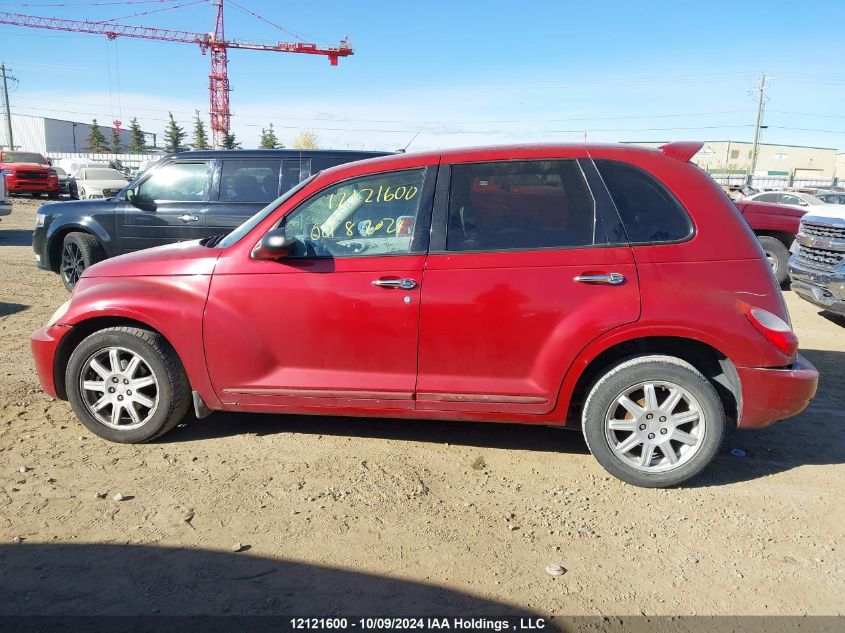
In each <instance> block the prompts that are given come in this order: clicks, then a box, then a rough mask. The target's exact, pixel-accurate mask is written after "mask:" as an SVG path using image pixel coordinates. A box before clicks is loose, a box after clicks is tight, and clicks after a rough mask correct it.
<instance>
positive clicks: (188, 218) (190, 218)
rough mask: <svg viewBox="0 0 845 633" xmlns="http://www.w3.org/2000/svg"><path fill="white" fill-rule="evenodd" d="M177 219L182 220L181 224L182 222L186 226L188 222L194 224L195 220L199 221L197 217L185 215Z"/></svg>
mask: <svg viewBox="0 0 845 633" xmlns="http://www.w3.org/2000/svg"><path fill="white" fill-rule="evenodd" d="M179 219H180V220H182V222H184V223H185V224H187V223H188V222H196V221H197V220H199V218H198V217H197V216H195V215H189V214H187V213H186V214H185V215H180V216H179Z"/></svg>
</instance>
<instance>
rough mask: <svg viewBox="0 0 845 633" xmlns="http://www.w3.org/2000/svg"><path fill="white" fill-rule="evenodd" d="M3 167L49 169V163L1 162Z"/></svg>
mask: <svg viewBox="0 0 845 633" xmlns="http://www.w3.org/2000/svg"><path fill="white" fill-rule="evenodd" d="M3 165H4V167H3V169H50V166H49V165H42V164H41V163H3Z"/></svg>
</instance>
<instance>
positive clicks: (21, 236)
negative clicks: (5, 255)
mask: <svg viewBox="0 0 845 633" xmlns="http://www.w3.org/2000/svg"><path fill="white" fill-rule="evenodd" d="M0 246H32V231H24V230H22V229H12V230H10V231H6V230H4V229H3V225H2V224H0Z"/></svg>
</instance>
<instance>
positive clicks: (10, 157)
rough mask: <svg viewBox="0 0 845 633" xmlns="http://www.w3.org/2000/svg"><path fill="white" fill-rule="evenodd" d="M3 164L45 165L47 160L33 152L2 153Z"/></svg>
mask: <svg viewBox="0 0 845 633" xmlns="http://www.w3.org/2000/svg"><path fill="white" fill-rule="evenodd" d="M3 162H4V163H38V164H39V165H46V164H47V159H46V158H44V157H43V156H42V155H41V154H36V153H35V152H3Z"/></svg>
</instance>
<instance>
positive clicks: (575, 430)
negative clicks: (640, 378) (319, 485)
mask: <svg viewBox="0 0 845 633" xmlns="http://www.w3.org/2000/svg"><path fill="white" fill-rule="evenodd" d="M802 354H804V355H805V356H806V357H807V358H808V359H809V360H810V362H812V363H813V364H814V365H815V366H816V367H817V368H818V370H819V372H820V374H821V379H820V381H819V389H818V393H817V394H816V397H815V398H814V399H813V401H812V402H811V403H810V406H809V407H808V408H807V409H806V410H805V411H804V412H803V413H801V414H800V415H798V416H796V417H795V418H792V419H790V420H785V421H783V422H780V423H777V424H774V425H772V426H770V427H768V428H765V429H759V430H749V431H737V432H735V433H733V434H732V435H731V436H730V437H729V438H728V439H727V440H726V442H725V444H724V446H723V447H722V451H721V452H720V454H719V455H718V456H717V457H716V459H715V461H714V462H713V464H711V466H710V467H709V468H707V469H706V470H705V471H704V473H703V474H702V475H700V476H699V477H697V478H696V479H693V480H691V481H690V482H688V483H686V484H684V485H685V486H687V487H707V486H721V485H724V484H730V483H739V482H742V481H749V480H753V479H758V478H761V477H767V476H769V475H773V474H776V473H779V472H783V471H787V470H791V469H793V468H797V467H799V466H804V465H830V464H841V463H845V389H843V388H842V385H837V384H835V381H834V380H832V379H828V378H827V377H828V376H831V377H832V376H836V375H837V372H838V371H839V369H838V368H839V367H841V366H842V365H843V364H845V353H842V352H830V351H822V350H802ZM247 433H254V434H257V435H272V434H275V433H303V434H308V435H332V436H336V437H347V436H349V437H366V438H374V439H387V440H400V441H410V442H426V443H434V444H445V443H448V444H455V445H460V446H472V447H478V448H502V449H516V450H529V451H541V452H548V453H565V454H585V453H588V452H589V451H588V449H587V446H586V443H585V442H584V438H583V436H582V435H581V433H580V428H579V427H576V426H574V425H573V426H571V427H570V428H569V429H559V428H551V427H545V426H532V425H521V424H494V423H478V422H443V421H431V420H393V419H378V418H353V417H348V418H346V417H322V416H306V415H284V416H279V415H260V414H248V413H215V414H214V415H212V416H211V417H209V418H206V419H204V420H196V419H194V418H191V419H189V421H188V422H187V423H186V424H184V425H181V426H180V427H179V428H177V429H176V430H174V431H173V432H171V433H168V434H167V435H165V436H163V437H162V438H160V439H159V440H156V441H157V442H161V443H170V442H193V441H199V440H204V439H209V438H215V437H224V436H230V435H241V434H247Z"/></svg>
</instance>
